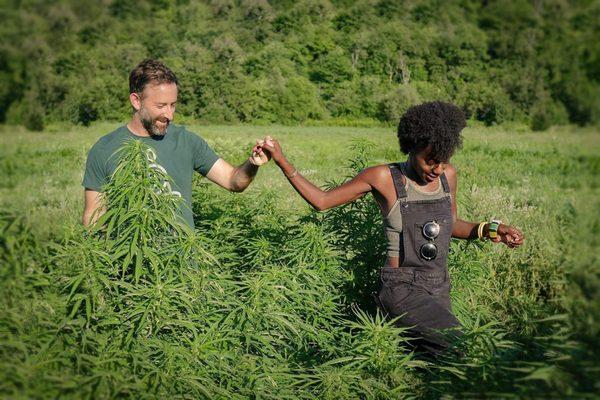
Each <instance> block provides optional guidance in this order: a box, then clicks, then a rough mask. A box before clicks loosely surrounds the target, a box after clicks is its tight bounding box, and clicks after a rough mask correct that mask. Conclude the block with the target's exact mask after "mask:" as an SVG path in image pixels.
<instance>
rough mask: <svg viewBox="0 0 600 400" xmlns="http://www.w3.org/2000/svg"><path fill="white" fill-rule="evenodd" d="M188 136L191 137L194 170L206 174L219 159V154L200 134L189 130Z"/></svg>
mask: <svg viewBox="0 0 600 400" xmlns="http://www.w3.org/2000/svg"><path fill="white" fill-rule="evenodd" d="M190 137H191V138H192V160H193V162H194V170H195V171H198V172H199V173H200V174H202V175H204V176H206V174H208V171H210V169H211V168H212V166H213V165H214V164H215V163H216V162H217V160H218V159H219V156H218V155H217V153H215V151H214V150H213V149H212V148H211V147H210V146H209V145H208V143H206V141H205V140H204V139H202V138H201V137H200V136H198V135H196V134H194V133H191V132H190Z"/></svg>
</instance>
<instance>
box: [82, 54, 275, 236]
mask: <svg viewBox="0 0 600 400" xmlns="http://www.w3.org/2000/svg"><path fill="white" fill-rule="evenodd" d="M177 92H178V87H177V78H176V76H175V74H174V73H173V72H172V71H171V70H170V69H169V68H167V67H166V66H165V65H164V64H162V63H161V62H159V61H156V60H152V59H147V60H144V61H142V62H141V63H140V64H139V65H138V66H137V67H135V68H134V69H133V71H131V73H130V75H129V101H130V102H131V105H132V107H133V111H134V112H133V116H132V118H131V121H129V123H128V124H127V125H123V126H121V127H119V128H117V129H116V130H115V131H114V132H111V133H109V134H108V135H106V136H103V137H102V138H100V140H98V142H96V144H94V146H92V148H91V150H90V152H89V154H88V158H87V163H86V169H85V175H84V178H83V183H82V184H83V186H84V187H85V207H84V210H83V224H84V225H85V226H88V225H90V224H91V223H93V222H95V221H96V220H97V219H98V217H99V216H100V215H101V214H102V212H103V211H104V210H98V211H99V212H96V210H97V209H98V208H99V207H100V206H101V202H100V194H101V192H102V187H103V186H104V185H105V184H106V183H108V180H109V179H110V177H111V176H112V174H113V172H114V171H115V169H116V167H117V165H118V162H119V160H118V158H117V157H116V156H115V152H116V151H117V150H118V149H119V148H120V147H121V146H122V145H123V143H124V142H125V141H126V140H129V139H138V140H141V141H143V142H144V143H145V144H147V145H148V146H150V147H151V148H152V149H153V152H150V154H149V158H150V159H149V161H150V162H151V163H154V164H156V165H155V167H156V168H160V169H164V170H165V171H166V172H167V173H168V175H169V176H170V177H171V179H172V180H173V184H172V187H171V189H172V193H173V194H175V195H178V196H181V197H183V200H184V204H183V206H182V207H181V208H180V210H179V212H180V215H181V217H182V218H183V220H184V221H185V222H186V223H187V224H188V225H189V226H190V227H192V228H193V227H194V218H193V214H192V208H191V202H192V175H193V171H194V170H195V171H197V172H199V173H200V174H202V175H204V176H206V177H207V178H208V179H209V180H211V181H212V182H214V183H216V184H217V185H219V186H221V187H223V188H225V189H227V190H229V191H232V192H241V191H243V190H244V189H246V188H247V187H248V185H249V184H250V182H252V179H253V178H254V176H255V175H256V173H257V171H258V167H259V166H260V165H262V164H264V163H266V162H267V161H268V158H267V156H266V155H265V153H264V152H262V150H261V149H260V147H259V146H258V145H259V144H260V142H262V141H260V142H257V146H254V147H253V149H252V154H251V155H250V157H249V158H248V160H246V161H245V162H244V163H243V164H242V165H240V166H239V167H237V168H236V167H233V166H232V165H230V164H229V163H228V162H227V161H225V160H223V159H222V158H219V157H218V156H217V155H216V153H215V152H214V151H213V150H212V149H211V148H210V147H209V146H208V144H207V143H206V142H205V141H204V140H203V139H202V138H201V137H199V136H197V135H195V134H193V133H191V132H189V131H187V130H186V129H185V128H184V127H182V126H175V125H172V124H171V121H173V117H174V114H175V107H176V104H177Z"/></svg>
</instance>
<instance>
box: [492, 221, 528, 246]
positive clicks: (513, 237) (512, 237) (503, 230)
mask: <svg viewBox="0 0 600 400" xmlns="http://www.w3.org/2000/svg"><path fill="white" fill-rule="evenodd" d="M491 240H492V242H494V243H504V244H505V245H507V246H508V247H510V248H511V249H512V248H515V247H518V246H520V245H522V244H523V240H524V238H523V233H522V232H521V231H520V230H518V229H517V228H515V227H514V226H510V225H504V224H500V226H499V227H498V236H497V237H496V238H495V239H491Z"/></svg>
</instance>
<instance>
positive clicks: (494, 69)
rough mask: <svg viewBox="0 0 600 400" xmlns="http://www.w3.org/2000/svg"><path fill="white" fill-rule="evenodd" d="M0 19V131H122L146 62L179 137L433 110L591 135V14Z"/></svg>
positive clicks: (74, 12)
mask: <svg viewBox="0 0 600 400" xmlns="http://www.w3.org/2000/svg"><path fill="white" fill-rule="evenodd" d="M0 4H2V6H1V8H0V10H1V17H2V24H1V25H0V38H2V39H0V123H7V124H9V125H15V124H21V125H25V126H26V127H27V128H28V129H33V130H42V129H43V128H44V126H46V125H47V124H49V123H54V122H57V121H69V122H72V123H76V124H83V125H88V124H90V123H91V122H93V121H96V120H103V121H107V120H108V121H122V120H124V119H125V118H127V117H128V116H129V114H130V109H129V107H130V106H129V104H128V99H127V95H126V94H127V93H128V92H127V90H128V88H127V75H128V73H129V71H130V70H131V69H132V68H133V67H134V66H135V65H136V64H137V63H138V62H140V61H141V60H142V59H144V58H146V57H156V58H159V59H161V60H162V61H164V62H165V63H166V64H167V65H168V66H170V67H171V68H172V69H173V70H174V71H175V72H176V74H177V76H178V77H179V80H180V88H181V90H180V99H179V106H178V107H179V109H178V112H179V115H181V116H182V119H183V121H184V122H185V121H186V120H188V121H191V120H194V121H201V122H210V123H252V124H262V123H278V124H290V125H296V124H299V123H304V124H306V123H310V122H312V121H315V120H316V121H327V122H324V123H327V124H331V125H373V124H378V123H396V121H397V120H398V118H399V116H400V115H401V114H402V113H403V112H404V111H405V110H406V109H407V108H408V107H410V106H411V105H414V104H416V103H420V102H424V101H429V100H447V101H452V102H455V103H456V104H458V105H459V106H460V107H462V108H463V109H464V110H465V111H466V113H467V116H468V117H469V118H470V119H472V120H478V121H482V122H483V123H485V124H488V125H491V124H500V123H504V122H507V121H517V122H519V123H525V124H528V125H529V126H531V127H532V128H533V129H536V130H542V129H546V128H548V127H549V126H551V125H557V124H567V123H575V124H579V125H586V124H595V123H598V121H599V120H600V111H599V110H600V100H599V99H600V96H599V94H600V59H599V54H600V44H599V43H600V41H599V40H598V37H600V32H599V30H600V25H599V24H598V21H599V20H600V3H599V2H597V1H593V0H582V1H565V0H547V1H541V0H536V1H525V0H510V1H506V0H504V1H503V0H499V1H473V0H453V1H441V0H406V1H400V0H381V1H375V0H360V1H349V0H337V1H335V0H331V1H327V0H324V1H291V0H281V1H266V0H243V1H233V0H216V1H203V2H198V1H189V0H142V1H127V0H113V1H90V0H84V1H81V0H77V1H75V0H64V1H39V0H38V1H36V0H33V1H31V0H29V1H16V0H2V1H1V2H0ZM180 121H181V119H180Z"/></svg>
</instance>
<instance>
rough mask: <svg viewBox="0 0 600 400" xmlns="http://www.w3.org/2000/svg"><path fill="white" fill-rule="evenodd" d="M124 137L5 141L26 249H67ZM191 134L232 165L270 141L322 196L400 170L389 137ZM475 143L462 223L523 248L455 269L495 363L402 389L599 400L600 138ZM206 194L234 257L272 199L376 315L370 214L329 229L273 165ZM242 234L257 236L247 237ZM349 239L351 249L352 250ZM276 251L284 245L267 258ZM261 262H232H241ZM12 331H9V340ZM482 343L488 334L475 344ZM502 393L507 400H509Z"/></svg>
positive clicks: (457, 252) (97, 132)
mask: <svg viewBox="0 0 600 400" xmlns="http://www.w3.org/2000/svg"><path fill="white" fill-rule="evenodd" d="M116 126H117V125H116V124H109V123H104V124H98V125H94V126H92V127H90V128H81V127H65V128H61V127H54V128H51V129H50V130H49V131H47V132H43V133H39V132H27V131H24V130H21V129H19V128H13V127H7V126H3V127H1V128H0V145H1V147H0V148H1V150H0V172H1V174H0V200H1V202H0V207H2V209H3V210H8V211H10V212H12V213H14V214H16V215H18V216H22V217H24V218H25V220H26V225H28V226H29V231H28V232H29V233H28V234H27V235H28V236H31V237H35V238H37V240H39V241H41V242H56V241H58V240H59V239H60V238H62V237H63V236H68V235H69V234H70V233H69V232H71V229H70V227H72V226H74V225H76V224H77V223H78V220H79V218H80V215H81V210H82V206H83V195H82V193H83V191H82V188H81V186H80V183H81V178H82V174H83V169H84V163H85V156H86V152H87V151H88V149H89V148H90V147H91V145H92V144H93V143H94V142H95V141H96V140H97V139H98V138H99V137H101V136H102V135H104V134H106V133H108V132H110V131H111V130H112V129H114V128H115V127H116ZM189 128H190V130H192V131H194V132H197V133H199V134H200V135H201V136H203V137H204V138H205V139H206V140H207V141H208V142H209V143H210V144H211V145H212V146H213V148H215V150H216V151H217V152H218V153H219V154H220V155H222V156H223V158H225V159H226V160H228V161H230V162H231V163H239V162H241V161H243V160H244V159H245V158H246V157H247V152H248V149H249V148H250V147H251V145H252V143H253V140H254V139H255V138H259V137H262V136H264V135H265V134H270V135H271V136H274V137H276V138H278V139H279V140H280V142H281V144H282V146H283V148H284V151H285V152H286V154H287V155H288V158H289V159H290V160H291V161H292V162H293V163H294V164H295V166H296V167H297V168H298V169H299V170H300V172H302V173H303V174H304V175H305V176H307V177H309V179H312V180H313V181H314V182H315V183H318V184H325V183H327V182H330V181H336V182H340V181H342V180H343V179H344V177H346V176H347V175H348V174H350V173H351V171H350V170H349V169H348V168H347V166H348V164H349V161H348V160H351V159H355V160H356V159H357V157H358V158H359V159H363V160H364V161H365V162H366V164H367V165H374V164H380V163H386V162H392V161H396V160H399V159H402V158H403V156H401V154H400V153H399V150H398V146H397V143H396V139H395V135H394V132H393V129H392V128H337V127H276V126H275V127H252V126H190V127H189ZM464 137H465V143H464V148H463V149H462V150H461V151H460V152H459V153H458V154H457V155H456V156H455V157H454V158H453V160H452V161H453V164H454V165H455V166H456V168H457V169H458V171H459V192H458V202H459V215H460V216H461V217H462V218H464V219H470V220H473V221H479V220H482V219H489V218H492V217H499V218H501V219H502V220H504V221H506V222H509V223H512V224H514V225H516V226H518V227H520V228H521V229H522V230H523V232H524V233H525V236H526V243H525V245H524V246H523V247H522V248H520V249H518V250H515V251H510V250H508V249H506V248H504V247H502V246H493V245H491V244H489V243H486V244H484V245H481V244H479V243H471V244H468V243H465V242H453V244H452V250H453V251H452V254H451V257H450V260H449V266H450V269H451V273H452V276H453V292H452V295H453V303H454V308H455V312H456V313H457V315H458V317H459V319H460V320H461V322H462V323H463V325H465V327H467V330H468V331H469V332H471V333H472V334H473V339H472V340H474V342H473V343H480V344H481V342H482V341H483V342H485V340H488V339H489V341H490V343H492V344H491V347H493V348H494V349H493V351H491V350H489V347H490V346H487V347H486V346H485V345H482V347H481V348H482V349H487V350H486V351H483V350H482V351H481V353H480V354H479V355H478V354H471V355H470V357H472V358H470V363H471V364H472V365H473V367H466V366H465V365H459V366H458V367H457V368H458V370H456V371H455V370H452V364H450V366H449V367H447V369H446V370H444V369H442V370H437V371H433V372H431V371H430V372H427V373H423V372H418V371H417V372H415V371H413V370H411V371H412V372H410V374H409V375H407V376H405V377H404V378H403V379H404V383H405V385H406V390H404V392H405V393H407V394H409V393H417V394H420V395H422V396H429V397H433V398H435V397H437V396H439V395H440V392H441V393H444V394H447V395H448V396H452V395H455V396H458V397H463V396H465V395H470V396H474V397H480V396H483V395H485V396H490V397H494V393H496V394H497V395H498V396H500V394H498V393H500V392H502V391H503V390H508V392H509V394H510V393H513V394H515V395H519V394H520V395H524V396H531V395H536V393H538V394H539V393H555V394H556V393H560V394H561V395H565V396H576V397H581V396H591V395H592V393H593V392H594V391H596V392H597V391H598V390H600V388H599V387H598V386H597V385H598V384H597V383H596V382H597V381H598V379H597V378H598V364H597V362H596V360H595V357H597V350H596V346H595V344H596V343H595V342H596V338H597V337H598V328H597V319H598V317H599V291H598V289H599V288H600V282H599V268H600V267H599V265H600V263H599V262H598V261H599V260H598V255H597V254H598V247H599V246H598V234H597V232H598V226H599V224H600V217H599V215H600V214H599V213H598V210H600V196H599V194H600V193H599V191H600V188H599V184H600V156H598V154H599V153H598V150H599V149H600V134H599V133H598V132H597V131H595V130H592V129H587V130H583V129H571V128H561V129H556V130H552V131H549V132H544V133H532V132H527V131H512V130H508V129H506V128H500V127H496V128H467V129H466V130H465V131H464ZM366 142H368V143H371V145H365V143H366ZM357 143H360V145H358V146H357ZM353 144H354V147H352V145H353ZM201 182H202V181H201V180H197V182H196V185H197V190H196V192H195V194H194V199H195V201H196V203H197V204H196V206H195V214H196V218H197V224H198V222H199V226H200V229H204V230H205V232H207V233H208V234H211V233H214V236H215V238H216V239H215V240H216V242H215V243H220V244H219V246H222V247H220V248H221V250H222V251H223V252H225V250H224V249H228V247H227V246H228V245H229V244H228V242H231V239H230V237H231V236H230V235H231V234H232V231H231V230H227V229H228V228H223V226H224V225H228V224H232V222H231V218H234V219H235V218H238V219H244V218H246V217H247V216H244V215H243V212H248V210H252V212H253V213H255V214H257V215H256V217H258V218H263V219H266V220H268V218H269V215H270V214H269V210H266V209H265V210H264V215H263V214H262V210H261V209H260V208H258V209H257V208H252V204H251V203H256V202H258V203H257V204H267V205H268V204H270V203H268V202H267V203H260V201H262V200H260V199H261V196H262V194H263V193H264V192H266V191H269V192H275V193H276V194H275V203H274V207H275V208H276V209H277V210H278V211H277V213H276V217H277V218H279V219H280V220H281V221H284V222H281V223H282V224H283V225H284V226H288V227H289V228H290V229H291V230H294V229H296V228H297V227H298V226H300V225H299V223H298V222H297V219H296V218H297V216H298V217H304V218H308V219H309V220H310V221H313V222H315V223H317V225H318V226H321V227H322V229H323V230H324V232H325V233H330V234H332V235H333V237H334V239H332V240H331V244H332V246H333V248H332V249H333V250H335V251H337V252H340V253H342V252H348V253H352V254H353V255H348V256H347V257H341V258H337V260H338V261H337V262H338V263H339V266H340V267H341V268H342V270H344V271H347V272H348V273H349V274H350V276H351V278H350V284H348V285H347V286H345V287H344V288H342V289H341V291H342V292H341V294H342V298H344V299H345V300H344V302H345V304H346V305H347V306H348V307H349V305H350V304H351V303H355V304H358V305H359V306H361V307H362V308H363V309H372V304H368V300H366V299H368V297H369V295H370V292H371V291H372V290H373V287H372V284H371V283H369V282H370V281H371V280H373V276H374V274H376V269H377V265H379V264H378V263H380V262H381V254H380V252H379V247H377V245H376V244H374V242H373V240H377V239H378V238H377V235H376V234H375V233H373V232H379V230H380V227H379V217H378V216H377V214H376V213H373V210H374V208H373V207H372V203H371V202H370V201H366V202H363V203H361V205H359V211H360V210H362V211H365V212H363V213H361V214H358V215H360V216H359V217H358V218H359V219H360V218H367V217H368V219H365V220H363V221H362V225H360V224H354V225H353V224H352V223H351V222H349V221H348V220H347V218H346V216H347V215H351V214H352V212H353V210H351V209H348V208H346V209H343V210H341V211H338V212H332V213H326V214H325V215H324V216H316V215H314V214H312V213H311V212H310V210H309V208H308V207H307V206H306V205H305V204H304V203H303V202H302V201H301V199H299V197H298V196H297V195H296V194H295V192H294V191H293V190H292V189H291V187H289V186H288V184H287V182H286V180H285V179H284V178H283V177H282V176H281V173H280V172H279V170H278V169H277V168H276V167H275V166H274V165H268V166H266V167H264V168H262V169H261V171H260V173H259V175H258V177H257V178H256V181H255V183H254V184H253V185H252V187H251V188H250V189H248V190H247V191H246V192H245V193H243V194H229V193H226V192H224V191H222V190H219V189H216V188H214V187H205V185H204V184H202V183H201ZM257 199H258V200H257ZM271 205H273V204H271ZM361 207H362V208H361ZM240 210H241V211H240ZM365 216H366V217H365ZM228 218H229V219H228ZM294 221H296V222H294ZM345 224H347V225H345ZM233 225H235V223H233ZM236 227H237V225H236ZM340 227H341V228H340ZM238 228H239V229H240V230H241V231H240V232H242V233H244V232H245V233H249V232H250V231H244V229H247V228H246V227H244V226H240V227H238ZM342 228H348V229H346V231H349V232H350V233H351V234H352V235H351V236H348V237H344V233H343V232H345V231H344V229H342ZM237 234H239V232H237ZM228 235H229V236H228ZM240 240H243V235H242V238H241V239H240ZM276 243H279V242H277V239H273V240H272V241H271V242H270V243H267V247H268V246H269V245H270V246H272V247H276V246H275V244H276ZM7 248H8V247H6V246H5V247H4V249H5V250H6V249H7ZM271 250H272V251H277V250H276V249H275V250H274V249H271ZM236 251H237V253H236ZM254 251H255V249H254V250H253V249H246V250H236V249H231V252H232V254H237V256H239V257H242V258H244V257H245V258H244V259H248V258H247V257H249V256H248V255H249V254H255V253H253V252H254ZM240 252H241V253H240ZM8 253H9V252H8V251H7V254H8ZM2 259H3V260H9V257H8V256H6V257H4V258H2ZM7 293H8V292H7ZM347 309H349V308H347ZM4 320H5V321H6V320H9V319H7V318H5V319H4ZM482 325H483V328H482ZM7 326H8V327H10V324H5V325H2V327H3V329H8V328H7ZM0 331H2V330H0ZM478 331H479V332H483V333H485V334H484V335H479V336H477V332H478ZM2 332H5V331H2ZM486 335H487V336H486ZM486 337H487V338H488V339H485V338H486ZM31 340H32V341H34V338H32V339H31ZM477 341H479V342H477ZM473 348H480V347H477V346H476V345H473ZM488 350H489V351H488ZM32 352H33V350H32ZM32 354H33V353H32ZM6 356H7V355H6V354H4V356H3V357H2V362H6V360H7V359H8V358H6ZM517 361H520V362H522V363H517ZM300 364H301V365H304V364H302V363H300ZM457 371H458V372H457ZM390 379H391V378H390ZM393 380H394V379H391V381H393ZM388 383H389V382H388ZM503 385H504V387H502V386H503ZM486 388H487V389H486ZM315 390H316V389H315ZM348 390H350V389H348ZM0 393H1V391H0ZM12 393H14V392H12ZM311 393H313V394H314V393H321V394H322V393H324V392H319V391H313V392H311ZM340 393H342V392H340ZM349 393H354V392H352V391H350V392H349ZM502 393H503V394H502V395H501V396H502V397H504V396H507V395H508V394H507V393H506V392H502ZM29 394H31V392H30V393H29ZM340 396H341V394H340ZM330 397H335V396H330Z"/></svg>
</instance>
